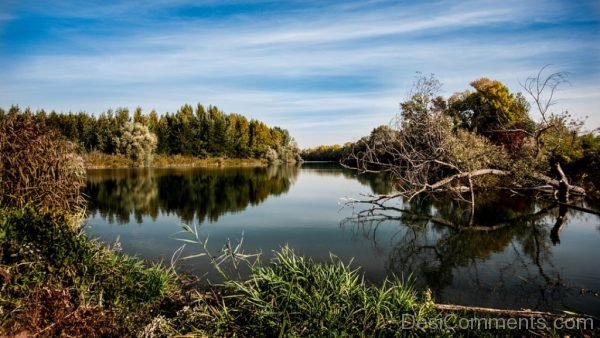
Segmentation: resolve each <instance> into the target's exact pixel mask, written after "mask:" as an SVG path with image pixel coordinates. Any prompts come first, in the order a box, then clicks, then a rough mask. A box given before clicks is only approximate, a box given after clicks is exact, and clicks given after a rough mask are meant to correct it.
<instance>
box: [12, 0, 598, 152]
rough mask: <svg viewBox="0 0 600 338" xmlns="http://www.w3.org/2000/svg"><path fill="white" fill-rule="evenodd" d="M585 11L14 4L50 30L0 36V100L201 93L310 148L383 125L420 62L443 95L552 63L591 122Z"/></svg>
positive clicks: (468, 5)
mask: <svg viewBox="0 0 600 338" xmlns="http://www.w3.org/2000/svg"><path fill="white" fill-rule="evenodd" d="M307 4H308V5H307ZM582 6H583V7H582ZM588 7H589V8H587V9H588V10H587V11H584V9H586V8H585V6H584V5H582V4H581V3H578V4H571V3H570V2H566V1H564V2H562V1H553V2H544V5H543V6H542V5H541V4H540V3H536V2H526V3H523V2H520V1H519V2H516V1H515V2H502V3H500V2H496V1H490V2H487V1H476V2H471V1H468V2H461V3H459V4H456V3H455V2H450V1H438V2H434V3H427V4H421V3H419V2H416V3H397V2H388V1H369V2H344V3H341V4H329V3H322V2H314V3H310V2H297V3H295V2H292V3H286V4H285V5H283V4H281V3H279V2H268V1H264V2H263V1H255V2H250V3H249V2H238V1H228V2H215V1H205V2H200V3H196V2H188V1H182V0H180V1H177V2H175V3H173V2H168V1H162V0H154V1H151V2H148V3H146V4H145V5H144V6H142V7H140V5H139V4H132V3H131V2H120V3H115V4H113V5H109V6H105V5H103V4H100V3H98V2H90V4H88V6H77V5H75V4H74V3H69V2H60V4H59V5H53V6H48V7H47V8H36V9H32V8H28V7H27V6H26V5H23V6H22V7H21V6H13V8H16V9H15V12H18V13H19V18H22V17H23V16H25V17H27V15H29V16H30V17H29V19H30V20H33V19H36V20H38V21H40V22H41V24H42V26H41V27H44V26H43V24H44V22H46V23H47V24H48V27H46V28H45V30H43V32H41V33H40V34H42V33H43V34H45V35H44V37H45V38H44V39H39V38H38V39H36V38H35V36H33V37H31V36H30V40H27V39H26V38H25V37H19V36H17V33H15V32H11V31H10V29H9V31H8V33H6V34H4V38H2V39H3V41H0V43H2V44H3V45H8V46H11V45H14V46H15V49H14V50H15V51H13V52H12V53H13V54H12V55H9V54H8V53H6V54H4V53H3V52H2V51H1V50H0V66H2V67H3V69H6V71H5V76H4V81H2V83H1V84H0V106H6V105H10V104H13V103H14V104H21V105H30V106H32V107H45V108H50V109H58V110H88V111H93V112H98V111H102V110H105V109H107V108H109V107H116V106H129V107H134V106H137V105H141V106H142V107H144V108H145V109H153V108H154V109H157V110H159V111H167V110H168V111H173V110H175V109H176V108H177V107H178V106H179V105H180V104H182V103H184V102H191V103H194V102H198V101H200V102H202V103H205V104H215V105H218V106H219V107H221V108H222V109H224V110H226V111H236V112H239V113H242V114H245V115H248V116H251V117H255V118H259V119H264V120H266V122H268V123H272V124H279V125H281V126H283V127H285V128H288V129H290V131H291V132H292V134H293V135H295V136H296V137H297V139H298V140H299V142H300V144H301V145H302V146H312V145H316V144H319V143H331V142H334V143H342V142H345V141H348V140H350V139H353V138H357V137H360V136H361V135H365V134H367V133H368V132H369V131H370V129H371V128H373V127H375V126H377V125H378V124H385V123H387V122H388V121H389V120H390V119H391V118H392V117H393V115H394V114H395V113H396V112H397V107H398V102H399V101H400V100H401V99H403V98H404V96H405V94H406V93H407V91H408V89H409V86H410V84H411V82H412V80H413V75H414V72H415V71H417V70H420V71H423V72H433V73H436V74H437V75H438V76H439V77H440V79H441V80H442V81H443V82H444V84H445V86H444V92H445V93H446V94H451V93H452V92H454V91H458V90H463V89H465V88H466V87H467V86H468V83H469V82H470V81H471V80H473V79H475V78H477V77H481V76H489V77H493V78H497V79H499V80H501V81H503V82H505V83H507V84H508V85H509V86H510V87H511V88H512V89H513V90H519V86H518V81H519V80H523V79H524V78H525V77H527V76H528V75H530V74H532V73H534V72H535V71H537V69H539V67H541V66H543V65H545V64H548V63H551V64H553V65H554V67H555V68H556V69H557V70H565V71H570V72H571V73H572V78H571V82H572V84H573V87H572V88H571V91H565V92H564V94H565V96H566V97H568V98H565V101H564V102H566V103H568V104H572V106H573V107H576V108H577V109H580V110H581V111H582V114H584V115H590V119H589V122H590V123H595V124H600V116H598V115H600V112H598V108H595V107H598V104H597V103H598V102H597V101H598V100H596V99H595V97H594V95H593V94H592V93H593V91H594V90H596V89H597V88H598V87H599V86H600V81H599V80H598V79H599V78H600V77H599V76H598V75H600V57H599V56H600V43H599V42H600V41H599V39H600V28H599V24H598V16H597V15H594V12H593V8H595V7H594V5H593V4H589V6H588ZM134 11H135V13H136V14H137V15H133V14H132V13H133V12H134ZM9 15H10V14H9ZM48 17H51V18H53V19H45V18H48ZM57 18H58V19H57ZM82 19H83V20H86V21H85V24H82V23H81V22H79V21H78V20H82ZM13 20H14V19H13ZM44 20H48V21H44ZM57 20H58V21H57ZM73 20H75V21H73ZM0 22H2V19H1V16H0ZM7 34H8V37H7V36H6V35H7ZM16 46H19V47H20V49H19V48H16ZM15 53H16V55H14V54H15ZM582 93H588V94H587V95H583V94H582ZM594 105H595V106H594ZM570 110H571V111H573V109H570ZM575 113H577V111H575Z"/></svg>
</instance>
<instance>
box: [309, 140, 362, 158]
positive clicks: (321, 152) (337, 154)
mask: <svg viewBox="0 0 600 338" xmlns="http://www.w3.org/2000/svg"><path fill="white" fill-rule="evenodd" d="M352 145H353V143H352V142H348V143H346V144H344V145H343V146H340V145H339V144H334V145H320V146H317V147H314V148H308V149H303V150H302V152H301V156H302V159H304V160H305V161H333V162H339V161H340V160H341V159H342V158H343V157H344V156H345V155H346V154H348V153H350V151H351V150H352Z"/></svg>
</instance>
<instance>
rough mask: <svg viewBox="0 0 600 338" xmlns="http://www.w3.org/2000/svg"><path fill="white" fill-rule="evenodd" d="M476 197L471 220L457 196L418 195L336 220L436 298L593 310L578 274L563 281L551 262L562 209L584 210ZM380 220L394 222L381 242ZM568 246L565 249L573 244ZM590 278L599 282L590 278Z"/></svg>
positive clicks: (393, 269)
mask: <svg viewBox="0 0 600 338" xmlns="http://www.w3.org/2000/svg"><path fill="white" fill-rule="evenodd" d="M477 202H478V208H477V209H476V212H475V215H474V218H473V220H471V215H470V210H469V208H468V207H465V206H464V204H462V205H461V203H460V202H457V201H451V200H448V199H430V198H424V199H420V200H416V201H411V202H410V203H401V204H400V205H395V206H373V207H372V208H369V209H365V210H361V211H360V212H358V213H356V214H355V215H353V216H352V217H349V218H347V219H345V220H343V221H342V222H341V225H342V227H343V228H349V229H352V231H354V232H355V233H360V234H362V236H364V237H365V238H368V239H369V240H371V241H372V242H373V244H374V245H375V246H385V245H386V244H389V246H390V247H391V249H390V250H389V251H388V254H387V258H386V270H387V272H388V274H394V275H397V276H407V275H412V276H413V277H414V278H415V281H416V282H417V284H418V286H420V287H428V288H430V289H431V290H432V291H433V293H434V295H435V296H436V298H437V299H441V300H444V301H447V302H451V303H459V304H467V305H469V304H473V303H476V304H482V305H489V306H495V307H507V308H510V307H512V308H514V307H517V308H518V307H533V308H537V309H547V310H556V309H565V308H577V309H581V310H585V311H586V312H587V313H597V311H598V309H597V306H598V305H600V302H599V300H598V298H597V297H595V298H594V297H592V296H589V295H588V296H585V295H579V294H580V291H581V290H582V288H583V286H582V284H581V279H580V280H569V279H568V278H567V279H565V278H564V277H563V270H564V268H561V267H557V266H556V265H555V264H554V257H553V249H554V248H555V246H557V245H560V243H561V239H560V234H561V229H562V228H563V227H564V226H565V224H566V221H567V215H569V214H570V216H569V217H576V218H577V217H579V218H581V217H582V216H584V214H583V213H581V212H578V211H575V210H569V209H568V208H567V207H565V206H559V205H556V204H550V203H536V202H535V201H534V200H532V199H530V198H523V197H514V196H512V197H508V196H506V195H502V194H487V195H481V196H480V198H478V200H477ZM386 224H387V225H390V224H392V225H393V224H396V227H397V231H396V232H395V233H394V234H393V235H392V236H387V237H385V238H384V239H386V240H389V243H380V242H381V237H382V236H378V235H377V231H378V228H380V227H383V226H385V225H386ZM565 231H566V230H565ZM568 244H569V245H570V247H571V248H570V250H573V249H572V247H573V246H575V247H576V246H577V245H578V243H568ZM586 262H587V260H585V259H584V257H580V258H579V262H577V263H576V264H577V265H575V266H574V268H576V269H582V270H586V268H587V267H586ZM580 275H583V274H581V273H580ZM578 277H581V276H578ZM590 281H591V285H595V286H597V285H598V280H597V277H593V278H591V280H590V279H589V278H588V281H587V282H590ZM585 285H590V284H587V283H585Z"/></svg>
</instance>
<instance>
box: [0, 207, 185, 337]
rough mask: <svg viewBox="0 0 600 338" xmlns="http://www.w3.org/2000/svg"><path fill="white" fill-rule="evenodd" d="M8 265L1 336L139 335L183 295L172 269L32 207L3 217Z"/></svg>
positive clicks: (0, 292)
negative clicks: (142, 325) (118, 248)
mask: <svg viewBox="0 0 600 338" xmlns="http://www.w3.org/2000/svg"><path fill="white" fill-rule="evenodd" d="M0 258H1V259H0V275H1V278H0V281H1V283H0V323H1V325H0V335H3V334H19V333H20V334H25V335H28V336H29V335H43V336H58V335H68V336H100V335H108V336H120V335H132V334H134V333H135V332H136V331H137V330H138V329H139V325H140V323H145V322H148V321H150V320H151V319H152V317H153V316H155V315H156V314H158V313H159V312H160V311H163V309H166V308H168V307H169V303H170V302H172V301H174V300H176V299H177V297H178V294H179V292H180V286H179V284H178V280H177V278H176V276H175V275H174V274H173V273H172V272H170V271H168V270H167V269H165V268H163V267H161V266H159V265H158V264H150V263H147V262H143V261H142V260H140V259H137V258H134V257H130V256H127V255H124V254H120V253H118V252H116V251H115V248H112V249H111V248H107V247H105V246H103V245H101V244H100V243H97V242H94V241H91V240H89V239H88V238H87V237H86V236H85V235H83V234H81V233H79V232H78V231H77V230H76V229H74V228H73V227H71V226H69V223H68V222H67V220H66V219H65V218H64V217H62V216H56V215H54V216H52V215H49V214H43V215H42V214H38V213H37V212H35V211H33V210H32V209H29V208H25V209H22V210H13V211H9V210H2V212H0Z"/></svg>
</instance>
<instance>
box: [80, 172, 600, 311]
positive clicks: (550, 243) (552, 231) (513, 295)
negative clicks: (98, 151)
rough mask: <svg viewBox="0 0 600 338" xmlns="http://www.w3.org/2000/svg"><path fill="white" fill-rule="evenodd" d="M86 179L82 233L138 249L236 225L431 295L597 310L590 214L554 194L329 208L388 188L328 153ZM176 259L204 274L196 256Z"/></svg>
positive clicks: (164, 246) (227, 232) (223, 234)
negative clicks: (324, 159)
mask: <svg viewBox="0 0 600 338" xmlns="http://www.w3.org/2000/svg"><path fill="white" fill-rule="evenodd" d="M87 183H88V184H87V187H86V191H85V193H86V194H87V195H88V200H89V212H90V217H89V219H88V225H89V227H88V228H87V230H86V231H87V232H88V234H90V235H91V236H92V237H99V238H100V239H101V240H103V241H106V242H109V243H114V241H115V240H116V239H117V238H119V240H120V242H121V244H122V247H123V250H124V251H125V252H127V253H131V254H136V255H140V256H141V257H144V258H146V259H151V260H155V261H160V260H163V261H169V259H170V257H171V255H172V254H173V252H174V251H175V250H176V249H177V248H178V247H179V246H180V245H181V243H180V242H178V241H176V240H174V239H173V236H172V235H173V234H174V233H176V232H177V231H178V230H180V223H182V222H183V223H187V224H190V225H191V224H198V225H199V226H200V229H201V232H202V235H203V236H210V242H209V246H211V247H210V249H211V251H212V252H217V251H218V250H219V249H220V248H221V247H222V245H223V244H224V243H225V242H226V241H227V240H228V239H231V240H232V241H233V242H235V241H236V240H239V238H240V236H241V234H242V233H244V251H245V252H247V253H254V252H258V251H262V252H263V253H264V255H263V259H265V260H268V259H269V257H270V253H271V252H272V251H271V250H277V249H278V248H280V247H281V246H283V245H286V244H287V245H289V246H290V247H292V248H294V249H295V250H296V251H297V252H298V253H300V254H303V255H307V256H310V257H312V258H314V259H316V260H327V259H328V258H329V254H330V253H333V254H335V255H338V256H339V257H340V258H341V259H343V260H344V261H350V260H351V259H353V261H354V266H356V267H358V266H360V267H361V268H362V271H364V272H365V278H366V279H367V280H369V281H371V282H374V283H378V282H381V281H382V280H383V279H384V278H386V277H388V276H390V275H392V274H395V275H398V276H408V275H412V276H413V277H414V279H415V281H416V283H417V286H418V287H419V288H425V287H428V288H430V289H432V291H433V292H434V294H435V296H436V299H437V300H439V301H440V302H447V303H456V304H464V305H477V306H492V307H504V308H522V307H524V308H537V309H546V310H552V311H561V310H563V309H567V310H569V309H570V310H577V311H582V312H586V313H590V314H594V315H596V316H598V315H600V298H599V297H598V296H595V295H594V294H595V293H596V292H597V291H598V290H600V260H598V259H594V258H596V257H598V254H600V246H599V245H598V243H599V242H600V233H599V232H598V231H597V229H598V230H600V227H598V224H599V220H600V218H598V217H597V216H595V215H590V214H583V213H581V212H578V211H575V210H572V209H566V208H564V207H560V206H557V205H552V204H549V203H545V202H539V201H535V200H532V199H528V198H523V197H515V196H506V195H498V194H479V195H478V199H477V208H476V210H475V213H474V215H471V212H470V208H468V207H465V204H463V203H460V202H457V201H454V200H452V199H449V198H443V197H439V198H437V199H416V200H413V201H411V203H403V202H401V201H392V202H391V203H389V204H387V205H385V206H381V207H379V206H378V207H379V209H377V208H375V209H369V208H368V206H367V205H357V206H355V208H349V207H348V208H343V209H341V210H340V206H339V205H338V202H339V199H340V198H342V197H358V198H360V194H373V193H376V194H387V193H390V192H391V190H392V189H391V185H390V183H389V181H388V180H387V179H386V178H385V176H376V175H357V174H356V172H353V171H349V170H344V169H342V168H340V167H339V166H336V165H335V164H331V163H329V164H328V163H318V164H305V165H303V166H301V167H296V166H280V167H271V168H240V169H164V170H97V171H89V172H88V182H87ZM365 208H367V209H365ZM394 208H395V209H394ZM340 221H341V226H340ZM114 223H118V224H119V225H115V224H114ZM188 249H189V250H191V251H190V252H187V254H195V253H197V252H194V251H193V250H194V249H193V248H188ZM186 264H188V265H187V266H185V267H183V268H184V269H185V270H182V271H186V272H192V273H196V274H198V275H204V274H206V273H208V274H209V275H208V278H214V276H210V273H211V271H212V270H211V267H210V266H209V263H208V262H207V261H206V260H202V259H198V260H189V261H186ZM582 290H588V291H585V292H584V291H582ZM589 290H591V291H589Z"/></svg>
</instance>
